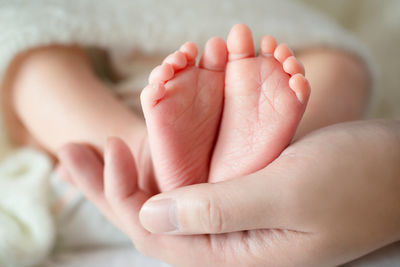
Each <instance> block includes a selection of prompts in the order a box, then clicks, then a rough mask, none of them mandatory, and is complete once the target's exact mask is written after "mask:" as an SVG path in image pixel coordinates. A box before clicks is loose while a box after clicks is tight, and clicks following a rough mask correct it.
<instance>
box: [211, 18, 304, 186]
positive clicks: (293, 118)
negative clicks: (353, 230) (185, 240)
mask: <svg viewBox="0 0 400 267" xmlns="http://www.w3.org/2000/svg"><path fill="white" fill-rule="evenodd" d="M227 45H228V53H229V60H228V64H227V69H226V77H225V98H224V99H225V100H224V110H223V115H222V121H221V127H220V132H219V136H218V140H217V144H216V147H215V150H214V154H213V159H212V162H211V169H210V178H209V181H210V182H217V181H221V180H226V179H229V178H233V177H236V176H241V175H246V174H250V173H253V172H255V171H258V170H260V169H262V168H264V167H265V166H267V165H268V164H269V163H270V162H272V161H273V160H274V159H275V158H276V157H278V156H279V154H280V153H281V152H282V151H283V150H284V148H285V147H286V146H287V145H289V143H290V141H291V139H292V138H293V135H294V133H295V131H296V128H297V125H298V124H299V122H300V119H301V117H302V115H303V113H304V110H305V107H306V104H307V101H308V97H309V93H310V88H309V85H308V82H307V80H306V79H305V78H304V69H303V67H302V65H301V64H300V63H299V62H298V61H297V60H296V58H295V57H294V56H293V53H292V52H291V50H290V49H289V48H288V47H287V46H286V45H284V44H280V45H278V46H277V44H276V41H275V39H274V38H272V37H271V36H264V37H263V38H262V40H261V53H260V55H259V56H257V57H256V56H255V51H254V44H253V38H252V34H251V31H250V29H249V28H248V27H247V26H245V25H235V26H234V27H233V28H232V30H231V32H230V33H229V36H228V41H227Z"/></svg>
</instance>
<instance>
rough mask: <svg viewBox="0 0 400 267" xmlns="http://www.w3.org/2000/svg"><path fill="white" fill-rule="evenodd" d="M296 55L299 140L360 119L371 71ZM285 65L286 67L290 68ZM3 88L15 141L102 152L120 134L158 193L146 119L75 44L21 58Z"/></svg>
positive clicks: (351, 61) (144, 183) (352, 62)
mask: <svg viewBox="0 0 400 267" xmlns="http://www.w3.org/2000/svg"><path fill="white" fill-rule="evenodd" d="M268 38H269V37H268ZM266 43H267V44H268V43H270V44H271V43H272V44H274V42H273V41H272V42H266ZM261 46H262V47H263V46H264V47H265V48H264V49H265V50H266V51H267V50H268V49H270V50H271V51H272V49H271V48H268V46H265V45H263V44H262V45H261ZM289 51H290V50H289ZM298 57H299V58H300V59H301V61H302V62H303V64H304V65H305V67H306V69H307V78H308V80H309V81H310V84H311V87H312V88H313V94H312V96H311V98H310V101H309V103H308V106H307V110H306V112H305V114H304V117H303V119H302V121H301V124H300V125H299V129H298V131H297V133H296V137H295V138H298V137H300V136H304V135H305V134H307V133H309V132H311V131H313V130H315V129H318V128H320V127H324V126H326V125H329V124H334V123H338V122H342V121H347V120H354V119H357V118H360V116H361V114H362V112H363V110H364V107H365V103H366V99H367V96H368V94H367V86H368V75H367V72H366V71H365V68H364V66H363V64H362V62H360V61H359V60H358V59H357V58H355V57H354V56H351V55H349V54H346V53H344V52H343V51H335V50H329V49H328V50H326V49H318V48H315V49H310V50H305V51H301V52H300V53H298ZM289 58H290V57H289ZM290 60H292V59H290ZM290 60H289V59H288V62H290ZM287 65H288V64H285V63H284V64H283V68H284V69H286V71H287V72H288V73H291V71H293V70H290V68H288V67H287ZM289 65H290V64H289ZM285 66H286V67H285ZM301 71H302V69H301V68H300V72H301ZM2 87H3V88H2V90H1V91H2V93H3V96H2V101H3V103H2V106H3V108H4V114H5V119H6V122H7V126H8V130H9V133H10V137H11V139H12V141H13V142H14V143H15V144H17V145H32V146H34V147H35V148H38V147H39V148H41V149H44V150H45V151H46V152H48V153H49V155H50V156H53V155H54V154H55V152H56V151H57V149H58V148H59V147H60V146H62V145H63V144H65V143H67V142H80V143H87V144H90V145H91V146H92V147H94V148H95V149H96V150H97V151H99V152H100V153H101V151H102V150H103V147H104V144H105V140H106V138H107V136H110V135H111V136H118V137H121V138H122V139H123V140H124V141H125V142H127V143H128V144H129V146H130V147H131V149H132V152H133V154H134V156H135V160H136V163H137V166H138V171H139V173H140V174H139V184H140V187H141V188H143V189H145V190H146V191H151V192H158V191H159V189H158V188H157V187H158V186H157V184H156V181H155V180H154V179H155V177H154V175H153V170H152V169H153V168H152V165H153V163H152V159H151V155H150V149H149V146H148V140H147V134H146V128H145V123H144V122H143V121H142V120H141V119H139V118H138V117H137V116H136V115H135V114H134V113H133V112H131V111H130V110H129V109H127V108H126V107H125V106H124V105H123V103H122V102H120V101H119V100H118V99H116V98H115V97H114V96H113V95H112V94H111V93H110V92H109V89H108V88H107V87H106V85H105V84H103V83H102V82H101V81H100V80H99V78H98V77H96V75H94V73H93V71H92V69H91V66H90V64H89V62H88V60H87V57H86V56H85V53H84V52H83V51H82V50H81V49H79V48H78V47H64V46H49V47H42V48H37V49H33V50H30V51H28V52H26V53H23V54H21V55H19V56H18V57H17V58H16V59H15V60H14V61H13V62H12V64H11V65H10V67H9V69H8V72H7V73H6V76H5V80H4V83H3V84H2ZM179 95H180V96H181V95H182V94H179ZM104 106H107V109H104ZM49 110H51V112H49ZM71 110H72V111H76V110H79V113H77V112H71ZM215 138H217V137H215ZM214 165H215V164H214ZM61 173H62V172H61ZM64 176H65V175H64ZM220 178H221V177H219V178H218V177H217V178H216V179H220ZM192 179H193V178H192ZM181 181H182V180H181ZM183 181H184V180H183ZM189 182H190V181H189Z"/></svg>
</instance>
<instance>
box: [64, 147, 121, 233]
mask: <svg viewBox="0 0 400 267" xmlns="http://www.w3.org/2000/svg"><path fill="white" fill-rule="evenodd" d="M57 156H58V158H59V160H60V164H61V166H63V168H65V171H66V172H68V174H69V178H70V179H71V181H72V183H73V184H74V185H75V186H76V187H77V188H78V189H79V190H80V191H81V192H82V193H83V194H84V195H85V196H86V197H87V198H88V199H89V201H90V202H92V203H93V204H94V205H95V206H96V207H97V208H98V209H100V210H101V212H102V213H103V214H104V215H105V216H106V217H107V218H108V219H109V220H111V221H112V222H113V223H114V224H115V225H120V223H119V221H118V219H117V218H116V216H115V215H114V213H113V211H112V210H111V208H110V206H109V204H108V203H107V201H106V199H105V197H104V190H103V188H104V185H103V163H102V162H101V160H100V159H99V157H98V156H97V155H96V154H95V153H94V152H93V150H91V149H90V148H89V147H87V146H86V145H81V144H74V143H69V144H67V145H65V146H63V147H62V148H61V149H60V150H59V151H58V153H57Z"/></svg>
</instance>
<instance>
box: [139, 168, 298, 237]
mask: <svg viewBox="0 0 400 267" xmlns="http://www.w3.org/2000/svg"><path fill="white" fill-rule="evenodd" d="M272 165H273V164H271V165H270V166H272ZM288 180H290V179H286V178H285V177H279V176H278V175H277V174H275V172H274V171H273V167H271V168H270V167H269V166H268V167H267V168H265V169H264V170H262V171H260V172H258V173H255V174H252V175H249V176H245V177H241V178H235V179H233V180H230V181H226V182H221V183H216V184H198V185H192V186H187V187H183V188H179V189H176V190H173V191H169V192H166V193H162V194H159V195H157V196H154V197H152V198H151V199H150V200H148V201H147V202H146V203H145V204H144V206H143V207H142V209H141V212H140V220H141V223H142V225H143V226H144V227H145V228H146V229H147V230H149V231H151V232H153V233H171V234H212V233H228V232H235V231H241V230H254V229H267V228H269V229H271V228H278V229H288V230H297V229H294V228H295V222H293V220H292V219H291V216H290V215H291V208H290V207H291V206H292V205H290V201H289V200H290V198H289V197H288V194H290V193H289V192H288V187H290V186H287V184H288Z"/></svg>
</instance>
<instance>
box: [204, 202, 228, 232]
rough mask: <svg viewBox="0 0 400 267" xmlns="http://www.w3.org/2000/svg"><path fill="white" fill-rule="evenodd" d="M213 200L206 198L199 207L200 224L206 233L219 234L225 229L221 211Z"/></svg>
mask: <svg viewBox="0 0 400 267" xmlns="http://www.w3.org/2000/svg"><path fill="white" fill-rule="evenodd" d="M216 203H217V201H216V200H215V199H213V198H207V199H205V200H204V201H202V204H201V205H200V214H199V215H200V223H201V226H202V228H203V230H204V231H205V232H207V233H221V232H223V231H224V229H225V225H224V215H223V212H222V209H221V207H220V206H219V205H217V204H216Z"/></svg>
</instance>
